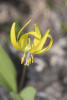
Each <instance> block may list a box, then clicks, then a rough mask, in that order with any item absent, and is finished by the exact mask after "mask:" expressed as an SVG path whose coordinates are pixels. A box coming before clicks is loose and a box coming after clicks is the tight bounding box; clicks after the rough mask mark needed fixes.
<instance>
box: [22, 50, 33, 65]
mask: <svg viewBox="0 0 67 100" xmlns="http://www.w3.org/2000/svg"><path fill="white" fill-rule="evenodd" d="M33 61H34V58H33V56H32V54H31V53H30V52H27V53H24V55H23V57H22V58H21V64H23V63H24V65H25V66H29V65H30V64H31V63H33Z"/></svg>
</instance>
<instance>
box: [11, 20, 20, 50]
mask: <svg viewBox="0 0 67 100" xmlns="http://www.w3.org/2000/svg"><path fill="white" fill-rule="evenodd" d="M10 39H11V43H12V45H13V47H14V48H16V49H18V50H19V49H20V47H19V44H18V42H17V41H16V35H15V22H14V23H13V24H12V27H11V32H10Z"/></svg>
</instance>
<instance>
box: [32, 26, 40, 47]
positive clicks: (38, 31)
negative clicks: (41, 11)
mask: <svg viewBox="0 0 67 100" xmlns="http://www.w3.org/2000/svg"><path fill="white" fill-rule="evenodd" d="M34 26H35V32H36V33H37V35H38V36H39V38H40V39H41V33H40V30H39V27H38V26H37V25H36V24H35V25H34ZM40 39H38V38H36V37H34V41H33V44H32V47H33V46H36V45H37V44H38V43H39V40H40Z"/></svg>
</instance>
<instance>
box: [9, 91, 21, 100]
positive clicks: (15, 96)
mask: <svg viewBox="0 0 67 100" xmlns="http://www.w3.org/2000/svg"><path fill="white" fill-rule="evenodd" d="M10 95H11V96H12V98H13V100H22V99H21V97H20V96H19V95H18V94H17V93H15V92H11V93H10Z"/></svg>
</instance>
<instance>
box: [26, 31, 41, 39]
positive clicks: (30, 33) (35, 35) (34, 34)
mask: <svg viewBox="0 0 67 100" xmlns="http://www.w3.org/2000/svg"><path fill="white" fill-rule="evenodd" d="M25 34H28V35H32V36H34V37H36V38H38V39H40V36H39V35H38V34H37V33H36V32H28V33H25ZM25 34H24V35H25Z"/></svg>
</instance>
